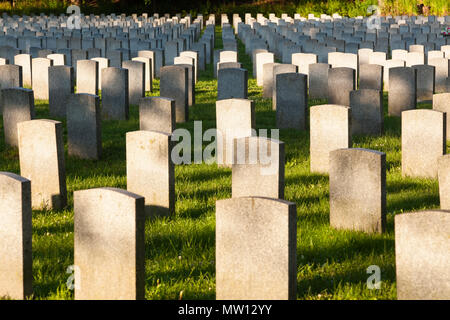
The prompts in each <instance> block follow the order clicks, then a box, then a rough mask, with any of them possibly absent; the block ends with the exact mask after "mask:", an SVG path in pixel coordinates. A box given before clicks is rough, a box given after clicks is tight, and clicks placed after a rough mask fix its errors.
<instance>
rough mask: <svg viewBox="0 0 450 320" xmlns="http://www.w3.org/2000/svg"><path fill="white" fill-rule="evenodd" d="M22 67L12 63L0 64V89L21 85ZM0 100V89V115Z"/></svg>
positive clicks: (0, 106)
mask: <svg viewBox="0 0 450 320" xmlns="http://www.w3.org/2000/svg"><path fill="white" fill-rule="evenodd" d="M22 86H23V81H22V67H21V66H16V65H14V64H5V65H0V89H7V88H14V87H22ZM2 109H3V107H2V100H1V90H0V115H1V114H2Z"/></svg>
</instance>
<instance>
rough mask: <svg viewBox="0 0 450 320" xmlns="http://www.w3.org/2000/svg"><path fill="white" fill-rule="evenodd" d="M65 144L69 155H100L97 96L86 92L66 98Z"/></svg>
mask: <svg viewBox="0 0 450 320" xmlns="http://www.w3.org/2000/svg"><path fill="white" fill-rule="evenodd" d="M79 74H80V73H78V75H79ZM67 144H68V151H69V156H75V157H79V158H81V159H99V158H100V157H101V154H102V130H101V111H100V101H99V97H98V96H96V95H92V94H87V93H79V94H71V95H70V96H69V98H68V100H67Z"/></svg>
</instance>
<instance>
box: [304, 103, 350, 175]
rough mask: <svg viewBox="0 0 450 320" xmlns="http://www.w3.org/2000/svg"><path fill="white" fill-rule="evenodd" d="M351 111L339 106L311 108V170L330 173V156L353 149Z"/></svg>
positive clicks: (328, 105) (327, 105) (326, 105)
mask: <svg viewBox="0 0 450 320" xmlns="http://www.w3.org/2000/svg"><path fill="white" fill-rule="evenodd" d="M350 119H351V109H350V108H349V107H347V106H339V105H330V104H325V105H318V106H313V107H311V108H310V170H311V172H318V173H328V172H329V163H330V161H329V155H330V152H331V151H333V150H336V149H342V148H351V144H352V137H351V125H350Z"/></svg>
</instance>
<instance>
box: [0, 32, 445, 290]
mask: <svg viewBox="0 0 450 320" xmlns="http://www.w3.org/2000/svg"><path fill="white" fill-rule="evenodd" d="M216 32H217V34H216V48H220V47H221V37H220V28H219V27H217V29H216ZM239 61H240V62H242V63H243V65H244V67H245V68H246V69H247V70H248V71H249V99H252V100H254V101H255V105H256V126H257V129H260V128H261V129H275V112H274V111H272V102H271V100H270V99H263V98H262V95H261V92H262V90H261V88H260V87H257V86H256V80H255V79H254V78H253V76H252V66H251V61H250V58H249V57H248V56H247V55H245V51H244V47H243V45H242V43H240V44H239ZM212 70H213V68H212V64H210V65H208V66H207V69H206V70H205V71H201V72H200V73H199V82H198V83H197V86H196V104H195V105H194V106H192V107H191V108H190V110H189V122H187V123H184V124H177V127H178V128H186V129H188V130H189V131H190V132H191V133H193V128H194V121H202V127H203V131H205V130H206V129H208V128H214V127H215V101H216V98H217V81H216V80H215V79H214V78H213V71H212ZM147 95H155V96H157V95H159V81H158V80H155V81H154V91H153V93H151V94H150V93H147ZM325 102H326V101H309V104H310V105H315V104H323V103H325ZM385 105H386V106H387V99H386V96H385ZM423 107H426V108H429V107H430V105H423ZM36 116H37V118H50V116H49V112H48V102H47V101H36ZM57 120H60V121H62V122H63V123H64V128H66V125H65V120H64V119H57ZM1 125H2V128H1V130H0V132H1V133H0V134H1V137H0V143H1V145H0V170H1V171H10V172H14V173H17V174H20V167H19V157H18V150H17V149H16V148H10V147H8V146H6V145H5V144H4V133H3V123H2V124H1ZM138 129H139V116H138V107H137V106H131V110H130V119H129V120H128V121H103V123H102V135H103V157H102V159H101V160H99V161H89V160H80V159H75V158H72V157H68V156H67V131H66V130H65V132H64V139H65V142H66V146H65V147H66V155H65V158H66V175H67V189H68V206H67V208H65V209H64V210H59V211H56V210H46V211H33V276H34V284H33V290H34V296H33V298H34V299H73V291H71V290H69V289H68V288H67V285H66V282H67V280H68V279H69V276H70V275H71V274H70V273H67V268H68V267H69V266H71V265H73V263H74V259H73V245H74V243H73V227H74V225H73V216H74V214H73V192H74V191H75V190H82V189H88V188H96V187H117V188H123V189H126V160H125V134H126V132H128V131H134V130H138ZM280 139H281V140H282V141H284V142H285V150H286V176H285V181H286V189H285V198H286V199H287V200H289V201H293V202H295V203H296V205H297V216H298V237H297V261H298V262H297V280H298V285H297V297H298V299H395V298H396V287H395V256H394V231H393V228H394V226H393V220H394V219H393V218H394V215H395V214H398V213H401V212H408V211H416V210H421V209H426V208H438V207H439V193H438V183H437V181H436V180H431V179H407V178H402V176H401V139H400V119H399V118H393V117H388V116H387V115H386V117H385V134H384V135H383V136H381V137H367V136H356V137H354V138H353V146H354V147H358V148H368V149H373V150H379V151H383V152H386V153H387V232H386V233H385V234H383V235H368V234H364V233H361V232H351V231H337V230H333V229H332V228H330V226H329V187H328V177H327V176H326V175H319V174H312V173H310V172H309V129H308V130H306V131H299V130H281V131H280ZM209 143H210V142H208V141H206V142H204V143H203V147H205V146H206V145H208V144H209ZM36 156H39V155H36ZM175 189H176V208H175V215H174V216H172V217H169V218H164V219H157V220H152V221H147V223H146V240H145V241H146V254H145V255H146V298H147V299H180V298H182V299H214V298H215V245H214V244H215V201H216V200H218V199H224V198H229V197H231V170H230V169H222V168H220V169H219V168H218V167H217V165H216V164H210V165H207V164H190V165H177V166H176V168H175ZM0 223H1V222H0ZM371 265H377V266H379V267H380V269H381V280H382V285H381V289H379V290H370V289H368V288H367V285H366V281H367V278H368V277H369V276H370V275H369V274H367V273H366V270H367V268H368V267H369V266H371ZM105 272H108V270H105ZM111 276H117V277H120V276H121V275H120V274H118V275H111Z"/></svg>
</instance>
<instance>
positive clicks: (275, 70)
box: [272, 63, 297, 110]
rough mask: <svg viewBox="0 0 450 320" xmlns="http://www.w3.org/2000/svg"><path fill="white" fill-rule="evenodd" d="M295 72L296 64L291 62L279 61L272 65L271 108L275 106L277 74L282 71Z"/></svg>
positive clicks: (273, 108)
mask: <svg viewBox="0 0 450 320" xmlns="http://www.w3.org/2000/svg"><path fill="white" fill-rule="evenodd" d="M291 72H297V66H296V65H293V64H286V63H280V64H277V65H275V66H274V67H273V80H272V81H273V84H272V110H275V109H276V106H277V92H276V89H277V76H278V75H279V74H283V73H291Z"/></svg>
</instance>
